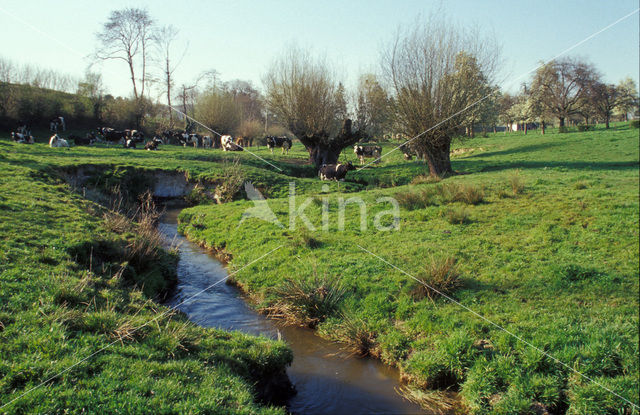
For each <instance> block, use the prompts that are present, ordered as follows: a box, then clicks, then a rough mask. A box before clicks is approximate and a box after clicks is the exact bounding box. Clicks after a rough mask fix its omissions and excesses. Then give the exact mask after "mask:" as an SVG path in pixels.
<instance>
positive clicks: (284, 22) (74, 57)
mask: <svg viewBox="0 0 640 415" xmlns="http://www.w3.org/2000/svg"><path fill="white" fill-rule="evenodd" d="M123 7H140V8H146V9H147V10H148V11H149V13H150V14H151V16H152V17H153V18H154V19H156V20H157V21H158V22H159V23H160V24H172V25H174V26H176V27H177V28H178V29H179V30H180V34H179V39H178V42H183V43H186V42H188V44H189V47H188V52H187V55H186V56H185V58H184V60H183V62H182V64H181V66H180V67H179V69H178V70H177V73H176V80H177V82H178V83H180V82H190V81H192V80H193V79H194V78H195V77H196V76H197V74H199V73H200V72H202V71H204V70H208V69H216V70H217V71H219V72H220V74H221V79H222V80H232V79H244V80H250V81H252V82H253V84H254V85H255V86H256V87H258V88H261V86H262V84H261V78H262V75H263V74H264V73H265V71H266V70H267V68H268V66H269V64H270V62H271V61H272V60H273V58H274V57H275V56H277V55H278V54H279V53H280V52H281V51H282V50H283V48H285V47H286V46H287V45H290V44H291V43H292V42H296V43H297V44H298V45H299V46H301V47H304V48H310V49H311V50H312V51H313V52H314V53H316V54H319V55H324V56H326V57H327V59H328V60H329V61H330V62H331V63H332V64H333V65H334V66H335V68H336V70H337V73H338V74H339V76H340V77H341V78H342V79H343V81H344V82H345V83H346V84H347V85H348V86H349V85H353V84H354V83H355V80H356V79H357V77H358V74H360V73H362V72H367V71H368V72H375V71H377V70H378V68H379V56H380V50H381V48H382V46H383V45H384V44H385V43H387V42H389V40H390V39H391V38H392V37H393V35H394V33H395V31H396V30H397V28H398V27H399V26H400V25H403V24H411V23H412V22H413V21H414V20H415V18H416V16H418V15H419V14H422V15H427V14H429V13H430V12H431V11H433V10H436V9H438V8H442V9H444V10H445V11H446V13H447V15H448V17H449V18H450V19H452V20H454V21H458V22H459V23H461V24H477V25H480V26H481V27H482V28H484V29H486V30H487V32H492V33H494V34H495V37H496V38H497V39H498V41H499V42H500V43H501V44H502V47H503V58H504V67H503V71H502V78H503V79H513V78H515V77H517V76H519V75H521V74H523V73H525V72H527V71H529V70H530V69H532V68H534V67H535V66H536V65H537V64H538V62H539V61H541V60H548V59H551V58H553V57H554V56H555V55H557V54H558V53H560V52H562V51H563V50H565V49H566V48H568V47H570V46H572V45H574V44H576V43H577V42H579V41H581V40H583V39H584V38H586V37H587V36H589V35H591V34H592V33H594V32H596V31H598V30H599V29H601V28H603V27H605V26H607V25H608V24H610V23H613V22H614V21H616V20H617V19H619V18H620V17H622V16H624V15H626V14H628V13H631V12H633V11H635V10H636V9H637V8H638V1H637V0H633V1H631V0H617V1H615V2H606V1H562V0H560V1H547V0H540V1H527V2H515V1H513V2H504V1H477V0H476V1H473V0H452V1H448V2H442V3H441V2H436V1H415V0H413V1H403V0H395V1H387V0H369V1H366V0H346V1H344V0H343V1H334V0H328V1H303V0H286V1H285V0H281V1H266V0H265V1H255V0H254V1H229V0H227V1H224V2H223V1H205V0H203V1H191V0H183V1H175V0H173V1H164V0H163V1H137V2H133V1H120V0H113V1H100V2H96V1H91V0H60V1H33V0H20V1H17V0H3V1H2V2H0V38H1V39H2V46H1V47H0V56H3V57H5V58H9V59H11V60H13V61H15V62H19V63H32V64H38V65H41V66H43V67H49V68H53V69H55V70H58V71H60V72H64V73H70V74H72V75H76V76H78V77H79V76H81V75H82V74H83V73H84V69H85V67H86V66H87V64H88V63H89V60H88V59H86V57H87V56H89V55H90V54H91V53H92V52H93V51H94V49H95V46H96V41H95V33H96V32H98V31H99V30H100V28H101V25H102V23H104V22H105V21H106V18H107V16H108V15H109V12H110V11H111V10H114V9H119V8H123ZM21 20H23V21H24V22H27V23H28V24H25V23H24V22H23V21H21ZM30 25H31V26H34V27H36V28H37V29H39V31H37V30H34V29H32V28H31V27H30ZM638 33H639V20H638V13H636V14H634V15H633V16H631V17H629V18H628V19H626V20H624V21H623V22H621V23H619V24H617V25H615V26H614V27H612V28H610V29H608V30H607V31H605V32H604V33H602V34H600V35H598V36H597V37H595V38H594V39H591V40H589V41H588V42H586V43H584V44H583V45H581V46H579V47H578V48H576V49H575V50H573V51H571V52H570V55H573V56H579V57H582V58H585V59H587V60H588V61H590V62H591V63H593V64H594V65H595V66H596V67H597V68H598V69H599V70H600V72H601V73H602V74H603V77H604V79H605V80H606V81H608V82H614V83H617V82H618V81H619V80H620V79H622V78H624V77H627V76H631V77H632V78H633V79H635V81H636V83H638V72H639V66H640V64H639V57H638V50H639V40H638V36H639V35H638ZM57 41H59V42H61V43H62V44H64V45H65V46H64V47H63V46H61V45H60V44H59V43H57ZM122 65H123V64H121V63H120V64H109V65H105V66H104V67H103V69H102V71H103V75H104V79H105V84H106V86H107V88H108V90H109V91H110V92H111V93H115V94H122V95H128V94H129V93H130V89H131V88H130V84H129V80H128V79H127V75H126V73H127V72H126V70H127V69H126V67H125V66H122ZM529 79H530V77H529V76H527V77H525V78H523V79H521V80H520V81H519V82H521V81H524V80H526V81H528V80H529ZM519 82H518V83H519ZM504 86H505V87H506V88H507V89H510V88H509V87H508V86H507V85H504Z"/></svg>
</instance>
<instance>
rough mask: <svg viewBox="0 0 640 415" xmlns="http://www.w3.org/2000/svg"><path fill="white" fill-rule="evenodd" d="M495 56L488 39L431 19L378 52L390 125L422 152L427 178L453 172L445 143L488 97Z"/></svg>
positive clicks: (405, 30) (496, 51)
mask: <svg viewBox="0 0 640 415" xmlns="http://www.w3.org/2000/svg"><path fill="white" fill-rule="evenodd" d="M498 58H499V48H498V47H497V45H496V43H495V42H494V41H493V40H492V39H490V38H485V37H482V36H480V35H479V33H478V32H477V31H468V30H462V29H460V28H457V27H456V26H455V25H453V24H451V23H449V22H447V21H446V20H444V19H442V18H438V17H435V16H432V17H430V18H428V19H426V21H425V22H422V21H416V23H415V24H414V25H413V26H411V27H409V28H401V29H399V30H398V33H397V35H396V37H395V39H394V41H393V42H392V43H391V44H390V45H389V47H388V48H387V49H386V50H385V51H384V53H383V59H382V68H383V74H384V76H385V78H386V82H387V83H388V84H389V86H390V87H391V89H392V92H393V102H394V112H395V118H396V125H397V127H398V128H400V129H401V130H402V131H401V132H402V133H404V134H405V135H406V136H408V137H411V138H413V139H412V140H411V141H410V142H409V143H408V145H409V146H410V147H411V148H412V149H414V150H415V151H417V152H418V153H419V154H424V156H425V159H426V161H427V164H428V166H429V172H430V174H431V175H436V176H442V175H448V174H451V173H453V169H452V168H451V160H450V158H449V152H450V146H451V140H452V139H453V137H454V136H455V135H456V134H457V131H458V129H459V127H460V126H461V125H465V124H468V123H469V115H470V114H471V113H470V112H469V111H473V108H474V106H477V105H482V103H483V101H484V99H491V98H492V96H491V93H492V89H491V88H490V85H492V84H493V76H494V74H495V71H496V67H497V65H498ZM414 137H417V138H414Z"/></svg>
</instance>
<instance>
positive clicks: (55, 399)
mask: <svg viewBox="0 0 640 415" xmlns="http://www.w3.org/2000/svg"><path fill="white" fill-rule="evenodd" d="M57 150H58V149H55V150H54V149H49V148H47V147H46V145H45V144H36V145H33V146H27V145H15V144H13V143H11V142H9V141H8V140H5V139H4V137H3V139H2V140H0V236H1V238H0V407H1V409H0V413H67V412H69V413H81V412H89V413H237V414H256V413H264V414H276V413H284V410H283V408H281V407H271V406H269V405H266V404H263V403H259V399H258V398H259V397H258V395H259V393H260V391H261V389H265V388H264V386H265V385H264V382H265V380H268V379H272V378H274V377H277V376H278V375H280V374H281V373H282V371H283V370H284V368H285V367H286V365H287V364H289V363H290V362H291V360H292V355H291V351H290V350H289V349H288V348H287V347H286V345H285V344H284V343H282V342H275V341H271V340H268V339H265V338H257V337H252V336H247V335H244V334H241V333H237V332H234V333H229V332H224V331H220V330H213V329H204V328H201V327H198V326H196V325H194V324H192V323H190V322H189V321H188V320H187V319H186V318H185V317H184V316H183V315H180V314H174V313H167V311H168V309H166V308H165V307H163V306H160V305H159V304H158V303H157V300H159V299H161V297H162V294H163V293H164V292H165V291H166V290H167V289H169V288H170V286H171V284H172V282H173V281H175V265H176V260H177V257H176V255H175V254H172V253H170V252H167V251H164V250H162V249H160V247H159V245H158V244H157V243H154V240H153V229H152V228H151V227H150V224H148V223H146V224H145V223H143V222H140V223H137V224H136V223H131V221H128V220H122V218H121V217H119V216H118V215H115V214H113V213H109V212H107V211H106V210H105V209H103V208H102V207H101V206H99V205H96V204H94V203H92V202H89V201H87V200H85V199H83V198H82V197H81V196H80V195H78V194H77V193H74V192H72V191H71V189H70V187H69V186H68V185H67V183H66V182H64V181H63V180H62V178H63V177H64V175H65V174H64V173H65V172H68V171H69V170H70V169H74V168H75V167H76V166H77V165H80V164H89V165H94V166H98V169H97V170H96V171H99V172H101V174H103V176H104V177H116V179H113V183H112V184H116V182H117V181H118V180H117V177H118V176H117V175H115V176H114V172H120V174H121V175H122V177H126V178H127V179H129V180H130V182H131V183H134V182H135V180H131V178H130V177H128V174H127V173H126V172H129V173H132V172H133V173H135V171H133V170H130V169H131V168H132V166H135V167H136V168H140V169H156V168H163V169H168V168H175V167H176V166H178V165H180V164H181V163H182V162H181V160H180V159H177V158H176V159H174V160H173V161H172V164H171V165H170V166H167V165H163V161H164V160H163V159H162V158H161V157H157V158H153V157H151V158H148V156H147V153H143V152H139V153H130V154H129V155H128V158H126V159H124V160H123V159H122V158H120V155H121V154H120V152H119V151H118V150H114V149H106V148H105V149H101V148H98V149H91V148H78V149H72V150H64V149H60V151H57ZM191 163H192V165H193V166H196V165H200V164H199V163H204V162H202V161H201V160H193V161H191ZM143 166H144V167H143ZM196 170H197V167H194V172H195V171H196ZM203 170H204V169H203ZM196 174H197V173H196ZM211 174H215V172H212V173H211ZM102 187H103V189H104V188H105V187H106V186H104V183H102ZM155 242H157V241H155ZM105 347H107V348H106V349H105V350H103V351H101V350H102V349H103V348H105ZM95 352H98V353H97V354H95V355H93V353H95ZM69 368H71V369H70V370H68V371H67V369H69ZM57 374H60V376H57V377H55V378H54V379H52V380H50V381H48V382H46V383H45V384H44V385H42V386H41V387H38V386H39V385H40V384H41V382H44V381H46V380H47V379H50V378H51V377H54V376H56V375H57ZM32 388H35V389H33V390H32ZM23 394H25V395H24V396H21V395H23ZM14 399H15V401H14V402H12V403H10V402H11V401H13V400H14ZM5 404H7V406H4V405H5Z"/></svg>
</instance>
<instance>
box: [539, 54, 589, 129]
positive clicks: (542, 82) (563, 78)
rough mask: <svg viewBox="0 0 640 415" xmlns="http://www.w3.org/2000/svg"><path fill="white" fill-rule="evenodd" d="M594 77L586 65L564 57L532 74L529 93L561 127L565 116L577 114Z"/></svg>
mask: <svg viewBox="0 0 640 415" xmlns="http://www.w3.org/2000/svg"><path fill="white" fill-rule="evenodd" d="M596 77H597V76H596V71H595V69H594V68H593V66H591V65H590V64H588V63H586V62H583V61H580V60H578V59H575V58H564V59H559V60H555V61H551V62H549V63H547V64H545V65H542V66H541V67H540V68H539V69H538V70H537V71H536V74H535V75H534V78H533V82H532V84H531V90H532V94H533V95H534V96H535V97H536V99H537V100H538V102H539V103H540V104H541V105H542V106H543V107H544V108H545V110H546V111H548V112H550V113H552V114H553V115H554V116H555V117H556V118H558V121H559V122H560V127H564V125H565V120H566V119H567V118H568V117H570V116H571V115H574V114H578V113H579V109H580V105H581V103H582V102H583V101H582V100H583V99H584V98H585V96H586V95H587V93H588V91H589V87H590V85H591V84H592V83H593V82H594V80H595V79H596Z"/></svg>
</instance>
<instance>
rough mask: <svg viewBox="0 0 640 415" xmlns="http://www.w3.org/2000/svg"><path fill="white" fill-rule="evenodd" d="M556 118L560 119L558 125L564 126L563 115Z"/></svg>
mask: <svg viewBox="0 0 640 415" xmlns="http://www.w3.org/2000/svg"><path fill="white" fill-rule="evenodd" d="M558 120H560V127H564V117H558Z"/></svg>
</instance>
